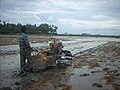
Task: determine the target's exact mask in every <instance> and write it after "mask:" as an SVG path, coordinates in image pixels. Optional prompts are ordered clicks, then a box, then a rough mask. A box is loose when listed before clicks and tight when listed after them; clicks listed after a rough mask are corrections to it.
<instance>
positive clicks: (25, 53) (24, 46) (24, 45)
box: [19, 26, 33, 73]
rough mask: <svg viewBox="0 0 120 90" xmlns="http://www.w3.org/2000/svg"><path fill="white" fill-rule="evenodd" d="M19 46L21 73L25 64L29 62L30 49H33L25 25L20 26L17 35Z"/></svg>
mask: <svg viewBox="0 0 120 90" xmlns="http://www.w3.org/2000/svg"><path fill="white" fill-rule="evenodd" d="M19 47H20V69H21V73H23V72H24V67H25V65H27V64H28V65H29V64H30V58H31V51H32V50H33V49H32V48H31V47H30V43H29V41H28V37H27V31H26V27H25V26H22V28H21V35H20V37H19ZM26 60H27V61H26Z"/></svg>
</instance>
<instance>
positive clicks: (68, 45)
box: [0, 37, 120, 90]
mask: <svg viewBox="0 0 120 90" xmlns="http://www.w3.org/2000/svg"><path fill="white" fill-rule="evenodd" d="M57 38H61V39H62V38H66V39H67V41H62V42H63V44H64V49H66V50H70V51H71V52H72V54H73V55H76V54H77V53H79V52H83V51H85V50H87V49H90V48H94V47H97V46H98V45H101V44H104V43H107V42H111V41H116V42H120V39H116V38H95V37H90V38H88V37H69V38H68V37H57ZM31 46H32V47H38V48H40V47H48V43H34V44H31ZM0 49H1V51H0V52H1V53H6V52H9V53H10V52H13V51H14V52H15V54H13V55H9V53H8V55H2V56H0V88H2V87H12V88H16V86H15V83H16V82H18V81H20V78H14V74H15V73H18V71H19V54H18V53H19V46H18V45H8V46H0ZM90 72H91V70H90V69H89V68H88V67H82V68H80V69H76V70H73V73H74V75H73V76H71V77H70V79H69V81H68V83H70V84H71V85H72V90H79V88H81V90H88V89H89V88H90V89H89V90H96V88H94V89H93V88H92V86H91V84H92V83H94V82H95V81H96V80H98V79H99V80H98V81H99V82H100V83H102V84H103V85H104V82H105V81H104V80H102V79H101V78H99V77H101V76H102V73H99V74H95V75H94V76H93V75H89V77H84V78H83V77H80V76H79V75H80V74H81V73H88V74H89V73H90ZM78 77H79V78H78ZM103 87H104V88H105V89H106V88H107V89H110V90H113V88H112V87H109V86H106V85H104V86H103ZM17 88H18V87H17ZM52 88H53V87H52ZM51 90H52V89H51Z"/></svg>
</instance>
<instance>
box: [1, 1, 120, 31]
mask: <svg viewBox="0 0 120 90" xmlns="http://www.w3.org/2000/svg"><path fill="white" fill-rule="evenodd" d="M119 3H120V0H29V1H28V0H1V10H0V13H1V17H0V18H1V20H3V21H7V22H12V23H23V24H27V23H31V24H40V23H49V24H55V25H58V27H60V29H63V30H64V31H65V30H66V32H69V31H68V30H70V29H74V32H75V30H79V29H89V30H90V29H96V30H98V29H99V30H100V29H101V30H107V29H111V30H113V29H114V30H116V29H117V30H118V29H120V11H119V10H120V5H119ZM64 31H63V32H64ZM70 31H71V30H70ZM61 32H62V31H61ZM76 32H77V31H76Z"/></svg>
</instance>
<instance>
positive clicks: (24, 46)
mask: <svg viewBox="0 0 120 90" xmlns="http://www.w3.org/2000/svg"><path fill="white" fill-rule="evenodd" d="M19 47H20V54H27V53H30V52H31V47H30V43H29V41H28V37H27V35H26V34H24V33H22V34H21V35H20V37H19Z"/></svg>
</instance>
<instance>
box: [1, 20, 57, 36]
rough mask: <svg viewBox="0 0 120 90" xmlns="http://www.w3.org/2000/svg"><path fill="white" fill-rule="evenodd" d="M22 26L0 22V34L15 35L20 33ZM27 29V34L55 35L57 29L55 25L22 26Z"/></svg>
mask: <svg viewBox="0 0 120 90" xmlns="http://www.w3.org/2000/svg"><path fill="white" fill-rule="evenodd" d="M22 26H23V25H22V24H20V23H18V24H11V23H6V22H5V21H3V22H2V21H1V20H0V34H17V33H20V30H21V27H22ZM24 26H26V28H27V32H28V34H57V29H58V27H57V26H55V25H49V24H46V23H44V24H40V25H38V26H37V25H36V24H34V25H31V24H26V25H24Z"/></svg>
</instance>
